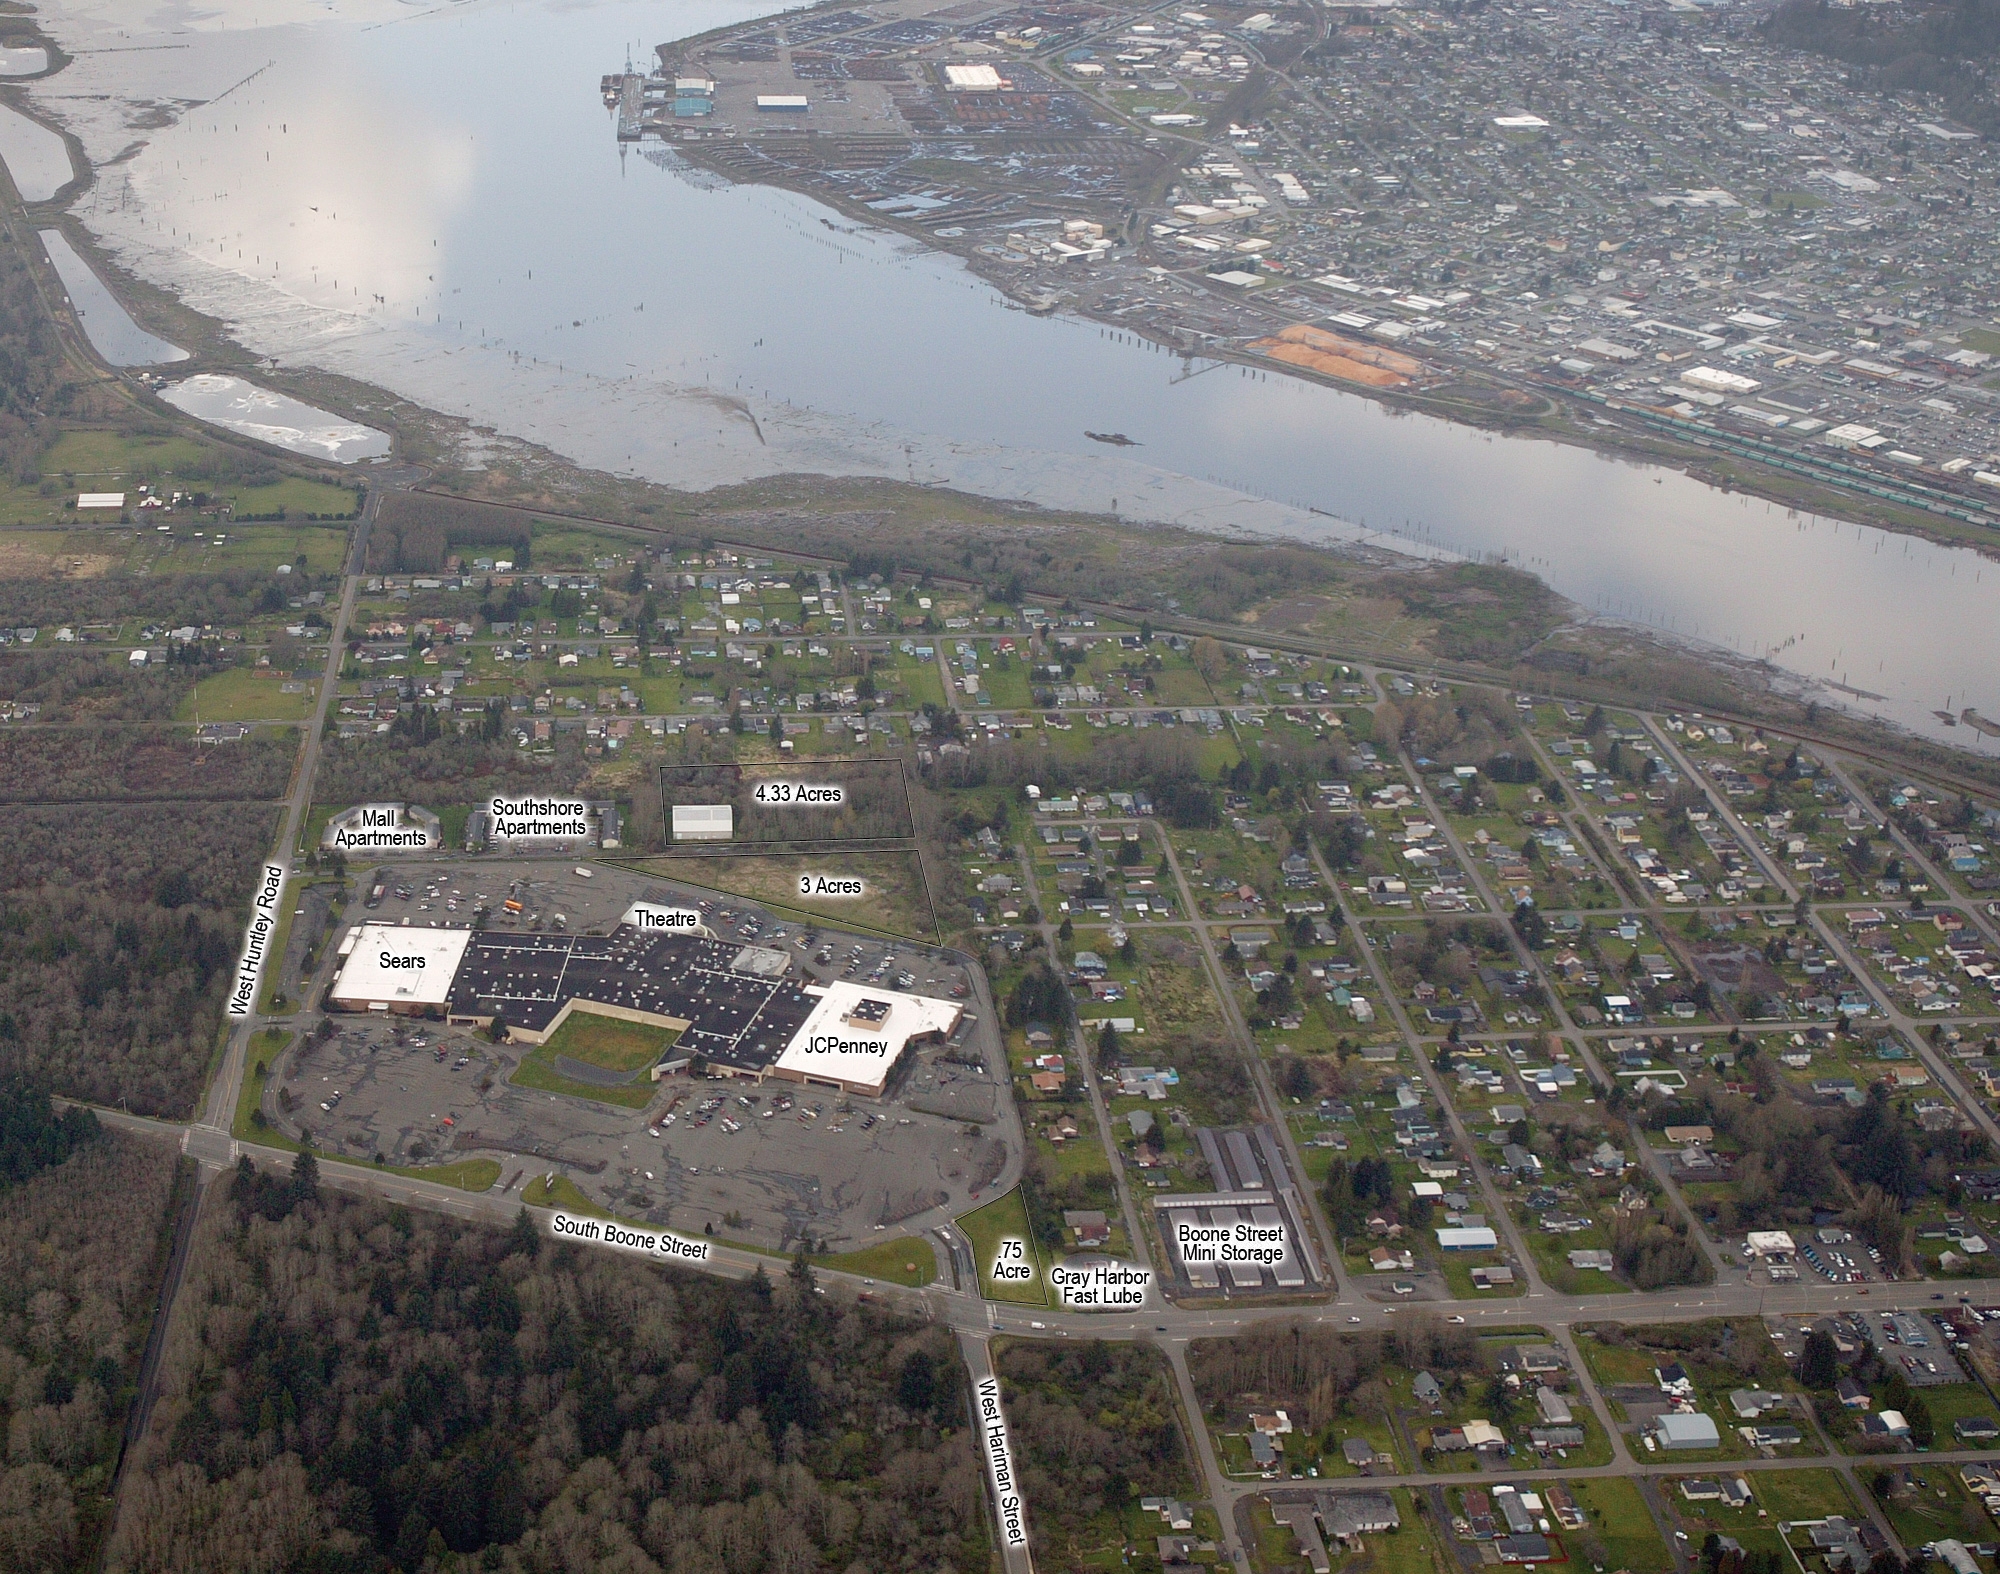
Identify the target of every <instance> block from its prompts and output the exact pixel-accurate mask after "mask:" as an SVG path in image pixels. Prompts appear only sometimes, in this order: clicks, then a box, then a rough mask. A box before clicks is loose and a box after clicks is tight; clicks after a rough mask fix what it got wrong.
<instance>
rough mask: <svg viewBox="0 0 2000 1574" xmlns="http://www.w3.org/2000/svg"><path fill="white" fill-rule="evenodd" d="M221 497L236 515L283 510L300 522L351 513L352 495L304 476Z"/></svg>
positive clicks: (231, 490)
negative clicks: (228, 502)
mask: <svg viewBox="0 0 2000 1574" xmlns="http://www.w3.org/2000/svg"><path fill="white" fill-rule="evenodd" d="M223 495H224V496H226V497H227V498H228V499H229V501H230V504H231V506H232V507H234V509H235V511H236V512H237V513H238V514H239V515H241V514H275V513H277V512H278V510H279V509H283V510H284V511H285V513H286V514H287V515H288V516H289V517H290V518H293V519H299V518H302V517H304V516H305V515H307V514H318V515H320V516H322V517H326V516H338V515H342V514H351V513H353V512H354V494H353V493H352V492H350V491H349V490H348V489H347V488H346V487H344V486H332V485H329V484H328V483H327V482H325V481H308V480H306V479H305V478H304V477H303V476H286V477H285V479H284V480H282V481H280V482H278V483H277V484H276V485H275V486H239V487H231V488H229V489H228V490H227V491H226V492H225V493H224V494H223ZM231 539H234V532H233V531H232V532H231Z"/></svg>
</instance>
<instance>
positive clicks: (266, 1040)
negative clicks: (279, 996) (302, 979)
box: [230, 1027, 292, 1146]
mask: <svg viewBox="0 0 2000 1574" xmlns="http://www.w3.org/2000/svg"><path fill="white" fill-rule="evenodd" d="M291 1041H292V1030H291V1029H290V1028H284V1027H267V1028H265V1029H264V1030H263V1031H262V1032H260V1033H253V1034H252V1035H251V1037H250V1049H249V1053H248V1054H247V1055H246V1056H245V1057H244V1063H243V1083H242V1086H240V1087H239V1088H238V1089H237V1090H236V1120H235V1123H234V1124H233V1125H232V1126H231V1128H230V1129H231V1131H232V1132H233V1133H234V1134H235V1135H236V1136H237V1137H240V1138H242V1139H243V1140H244V1141H246V1142H264V1143H272V1144H274V1145H276V1146H285V1145H286V1144H285V1143H284V1142H283V1140H282V1139H281V1138H280V1137H279V1136H278V1134H277V1132H275V1131H274V1130H272V1129H271V1128H270V1127H269V1126H260V1125H259V1124H257V1122H256V1120H255V1118H254V1117H255V1115H256V1113H257V1111H258V1110H259V1109H261V1108H262V1107H263V1102H264V1089H265V1087H266V1086H267V1085H268V1084H269V1083H270V1080H271V1068H272V1067H273V1066H275V1065H277V1063H278V1057H279V1056H280V1055H282V1054H283V1053H284V1052H285V1048H286V1046H287V1045H289V1044H290V1043H291ZM260 1065H261V1066H262V1067H263V1068H264V1069H263V1070H262V1071H261V1072H260V1071H259V1070H258V1069H257V1068H258V1067H259V1066H260Z"/></svg>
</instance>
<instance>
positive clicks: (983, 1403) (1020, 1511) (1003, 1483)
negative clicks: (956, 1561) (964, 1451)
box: [977, 1377, 1028, 1547]
mask: <svg viewBox="0 0 2000 1574" xmlns="http://www.w3.org/2000/svg"><path fill="white" fill-rule="evenodd" d="M977 1394H978V1399H979V1435H980V1439H981V1441H982V1444H983V1446H984V1448H985V1451H986V1473H987V1475H988V1476H990V1477H991V1478H992V1480H993V1504H994V1507H995V1508H996V1509H997V1510H998V1511H999V1514H1000V1534H1001V1535H1002V1536H1003V1537H1004V1538H1006V1542H1007V1545H1008V1546H1010V1547H1025V1546H1026V1545H1027V1544H1028V1519H1027V1508H1026V1505H1024V1504H1023V1503H1022V1501H1021V1489H1020V1487H1019V1485H1018V1484H1017V1483H1016V1482H1015V1479H1014V1451H1013V1449H1012V1448H1010V1447H1009V1446H1008V1443H1007V1418H1006V1416H1004V1415H1003V1414H1001V1411H1000V1379H999V1378H997V1377H982V1378H980V1380H979V1387H978V1389H977Z"/></svg>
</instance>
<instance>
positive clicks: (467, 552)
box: [462, 519, 643, 572]
mask: <svg viewBox="0 0 2000 1574" xmlns="http://www.w3.org/2000/svg"><path fill="white" fill-rule="evenodd" d="M528 539H529V541H530V542H532V543H533V551H534V567H536V568H538V569H540V568H589V567H590V566H591V564H592V563H594V562H595V561H596V560H597V559H598V558H600V557H630V556H631V555H632V553H633V552H635V551H637V550H640V549H641V547H642V545H643V543H637V542H635V541H634V540H633V538H632V537H631V536H622V535H613V534H610V533H608V532H606V533H601V534H600V533H599V532H597V531H594V530H586V529H582V528H580V527H578V526H576V525H570V524H558V523H556V522H554V521H552V520H546V519H537V520H535V521H534V522H533V523H532V524H531V525H530V526H529V529H528ZM462 553H463V555H464V556H465V557H467V558H470V557H472V556H473V555H474V554H475V553H476V554H477V555H478V556H480V557H494V556H506V555H507V553H506V548H505V547H504V546H503V545H500V544H497V543H480V544H478V545H477V546H476V547H475V546H468V547H466V548H464V549H462ZM628 572H629V571H628Z"/></svg>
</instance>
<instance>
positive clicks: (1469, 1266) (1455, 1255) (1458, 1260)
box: [1438, 1252, 1528, 1301]
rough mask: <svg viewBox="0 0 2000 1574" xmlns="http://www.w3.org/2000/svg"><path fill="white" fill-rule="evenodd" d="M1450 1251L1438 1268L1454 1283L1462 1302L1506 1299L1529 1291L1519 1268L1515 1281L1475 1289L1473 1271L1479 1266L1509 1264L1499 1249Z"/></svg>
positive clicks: (1449, 1283) (1454, 1290)
mask: <svg viewBox="0 0 2000 1574" xmlns="http://www.w3.org/2000/svg"><path fill="white" fill-rule="evenodd" d="M1469 1255H1470V1257H1471V1258H1472V1259H1473V1260H1467V1258H1468V1254H1465V1253H1461V1252H1448V1253H1446V1254H1445V1256H1444V1257H1443V1258H1442V1259H1441V1260H1440V1261H1439V1263H1438V1271H1439V1272H1440V1273H1442V1274H1443V1275H1444V1282H1445V1283H1446V1284H1448V1285H1450V1286H1451V1293H1452V1295H1453V1296H1454V1297H1456V1298H1457V1299H1458V1300H1461V1301H1488V1300H1504V1299H1506V1298H1507V1297H1509V1296H1515V1295H1526V1294H1527V1293H1528V1276H1527V1275H1526V1274H1524V1273H1523V1272H1521V1270H1520V1269H1518V1268H1516V1269H1515V1270H1514V1282H1513V1283H1512V1284H1502V1285H1496V1286H1495V1287H1494V1288H1493V1289H1491V1290H1475V1289H1474V1288H1473V1287H1472V1270H1473V1269H1474V1268H1475V1267H1478V1268H1500V1267H1505V1266H1506V1265H1507V1259H1506V1258H1505V1257H1503V1256H1502V1255H1501V1254H1500V1253H1498V1252H1474V1253H1471V1254H1469Z"/></svg>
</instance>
